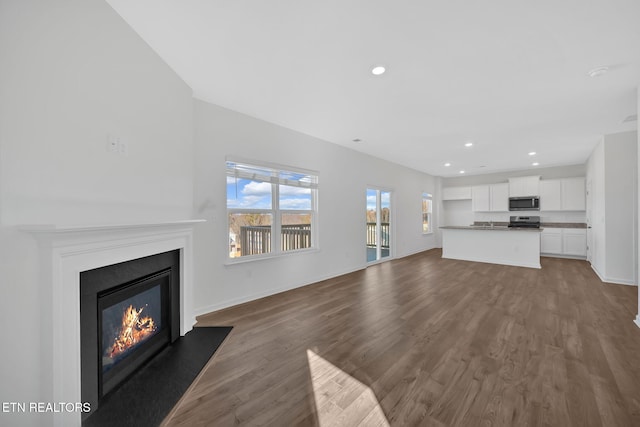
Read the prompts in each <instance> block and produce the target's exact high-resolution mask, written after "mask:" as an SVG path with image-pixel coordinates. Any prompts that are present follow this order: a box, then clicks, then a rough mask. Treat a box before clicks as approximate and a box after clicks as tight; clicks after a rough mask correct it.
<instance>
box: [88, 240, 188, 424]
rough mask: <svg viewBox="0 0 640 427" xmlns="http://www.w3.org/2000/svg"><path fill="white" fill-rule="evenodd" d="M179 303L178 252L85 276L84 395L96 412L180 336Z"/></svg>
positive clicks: (100, 270)
mask: <svg viewBox="0 0 640 427" xmlns="http://www.w3.org/2000/svg"><path fill="white" fill-rule="evenodd" d="M179 301H180V251H178V250H174V251H169V252H164V253H160V254H155V255H151V256H147V257H143V258H138V259H134V260H130V261H126V262H121V263H118V264H113V265H108V266H106V267H101V268H96V269H92V270H88V271H83V272H81V273H80V351H81V355H80V362H81V371H82V372H81V381H82V385H81V391H82V401H83V402H89V403H90V404H91V408H92V412H93V411H95V410H96V409H97V408H98V407H99V405H100V401H101V400H102V399H103V398H104V397H105V396H107V395H108V394H109V393H110V392H111V391H113V390H115V389H117V388H118V386H119V385H120V384H122V383H123V382H124V381H126V380H127V378H129V377H130V376H131V375H132V374H134V373H135V372H136V371H137V370H138V369H140V368H141V367H142V366H143V365H144V364H145V363H147V362H148V361H149V360H150V359H151V358H153V356H155V355H156V354H158V352H160V351H162V349H163V348H165V347H166V346H167V345H169V344H170V343H172V342H173V341H175V340H176V339H177V338H178V337H179V336H180V304H179ZM86 415H89V414H86Z"/></svg>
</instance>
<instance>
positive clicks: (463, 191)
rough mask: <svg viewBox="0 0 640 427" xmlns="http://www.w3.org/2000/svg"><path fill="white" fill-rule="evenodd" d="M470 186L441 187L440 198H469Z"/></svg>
mask: <svg viewBox="0 0 640 427" xmlns="http://www.w3.org/2000/svg"><path fill="white" fill-rule="evenodd" d="M470 199H471V187H445V188H443V189H442V200H470Z"/></svg>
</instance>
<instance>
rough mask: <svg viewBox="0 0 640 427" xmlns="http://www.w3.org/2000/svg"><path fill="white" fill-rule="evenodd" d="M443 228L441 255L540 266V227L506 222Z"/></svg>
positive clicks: (505, 263)
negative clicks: (527, 226)
mask: <svg viewBox="0 0 640 427" xmlns="http://www.w3.org/2000/svg"><path fill="white" fill-rule="evenodd" d="M440 228H441V229H442V258H450V259H459V260H465V261H475V262H488V263H491V264H503V265H512V266H519V267H529V268H540V231H541V229H540V228H517V227H512V228H509V227H507V226H504V225H498V226H496V225H494V226H493V227H491V226H490V225H475V226H455V225H452V226H442V227H440ZM483 231H484V233H483Z"/></svg>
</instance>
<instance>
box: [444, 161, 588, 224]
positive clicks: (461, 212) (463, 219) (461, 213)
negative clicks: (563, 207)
mask: <svg viewBox="0 0 640 427" xmlns="http://www.w3.org/2000/svg"><path fill="white" fill-rule="evenodd" d="M585 174H586V165H570V166H557V167H549V168H539V169H528V170H521V171H509V172H500V173H492V174H485V175H471V176H464V177H455V178H443V179H442V186H443V187H461V186H470V185H485V184H498V183H506V182H509V178H513V177H518V176H538V175H539V176H540V179H558V178H571V177H577V176H585ZM516 214H517V215H538V216H540V220H541V221H542V222H581V223H583V222H585V221H586V217H585V212H584V211H579V212H545V211H531V212H524V211H521V212H517V213H514V212H473V211H472V207H471V200H447V201H443V203H442V217H441V218H442V224H443V225H469V224H471V223H473V222H474V221H501V222H506V221H509V216H511V215H516Z"/></svg>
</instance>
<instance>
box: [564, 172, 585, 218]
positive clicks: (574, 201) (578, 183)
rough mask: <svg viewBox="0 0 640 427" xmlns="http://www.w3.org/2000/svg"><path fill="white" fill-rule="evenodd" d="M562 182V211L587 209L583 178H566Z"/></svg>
mask: <svg viewBox="0 0 640 427" xmlns="http://www.w3.org/2000/svg"><path fill="white" fill-rule="evenodd" d="M561 181H562V210H565V211H583V210H585V209H586V208H587V191H586V185H585V179H584V178H566V179H563V180H561Z"/></svg>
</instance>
